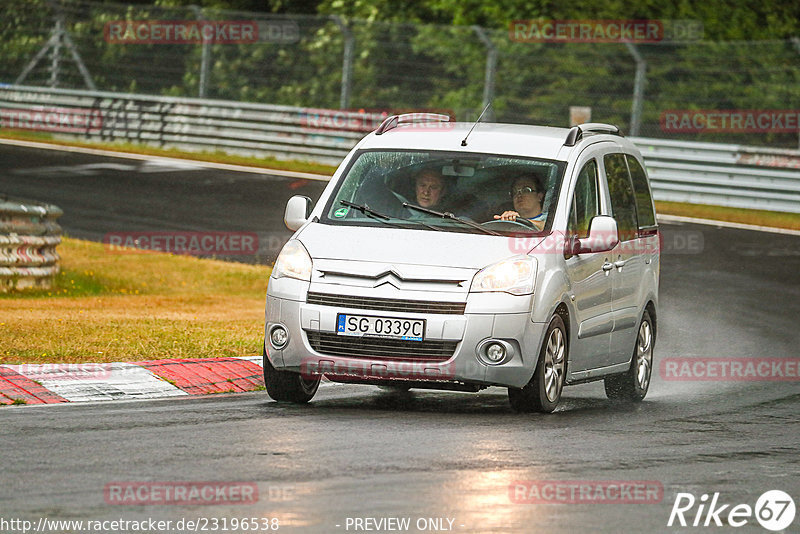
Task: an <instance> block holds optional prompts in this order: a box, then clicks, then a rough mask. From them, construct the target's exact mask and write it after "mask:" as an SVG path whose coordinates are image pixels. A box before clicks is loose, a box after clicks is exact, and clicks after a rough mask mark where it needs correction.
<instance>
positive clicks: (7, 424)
mask: <svg viewBox="0 0 800 534" xmlns="http://www.w3.org/2000/svg"><path fill="white" fill-rule="evenodd" d="M120 162H122V163H124V164H131V165H133V164H136V165H139V164H140V163H139V162H129V161H124V160H117V159H112V158H98V157H95V156H85V155H64V154H63V153H60V152H47V151H34V150H27V149H19V148H9V147H7V146H2V145H0V168H2V169H4V171H3V174H0V192H4V193H8V194H11V195H14V196H24V197H29V198H36V199H39V200H44V201H48V202H53V203H56V204H58V205H60V206H61V207H62V208H64V209H65V212H66V214H65V215H64V217H63V218H62V219H61V223H62V225H63V226H64V228H65V230H66V231H67V232H68V233H69V234H70V235H74V236H76V237H85V238H91V239H100V238H101V236H102V235H104V233H106V232H108V231H119V230H125V229H130V226H131V225H141V226H142V227H143V228H139V227H137V228H136V229H144V227H146V228H147V229H160V230H164V229H187V228H191V229H198V230H208V229H214V230H232V231H257V232H264V233H265V235H267V234H268V233H271V234H270V235H288V234H286V233H284V232H283V231H282V230H280V227H279V225H280V219H281V216H282V209H283V208H282V206H283V203H284V202H285V199H286V198H288V197H289V196H291V195H292V194H295V193H297V192H298V191H299V192H301V193H303V194H308V195H309V196H312V198H316V196H318V195H319V192H320V191H321V187H322V186H323V185H324V184H321V183H315V182H301V183H297V181H296V180H288V179H285V178H280V177H274V178H273V177H263V176H259V177H256V176H251V175H247V174H244V173H232V172H231V173H228V172H220V171H207V170H187V169H183V170H168V171H165V170H162V171H159V172H151V173H145V172H141V171H137V170H135V169H134V170H132V169H127V170H122V169H117V170H113V169H111V168H108V167H106V168H96V170H98V172H97V173H96V174H89V175H86V174H75V173H74V172H73V173H72V174H70V173H69V171H64V170H63V169H62V172H60V173H59V172H52V173H51V174H47V173H37V172H35V171H34V170H33V169H34V168H36V167H37V166H38V167H42V166H48V167H53V166H66V167H70V166H85V165H92V164H97V163H101V164H103V165H108V164H114V163H120ZM15 169H16V171H17V172H15ZM18 171H26V172H18ZM81 172H84V173H85V172H86V171H85V170H84V171H81ZM291 184H294V185H291ZM173 225H174V226H173ZM662 230H663V232H664V235H665V244H666V247H667V251H666V252H665V253H664V255H663V257H662V271H661V282H662V286H661V305H660V310H659V316H658V320H659V324H658V328H659V331H658V341H657V343H656V349H655V357H656V368H658V363H659V362H660V361H661V360H663V359H665V358H669V357H679V356H680V357H712V356H714V357H728V356H730V357H756V356H757V357H762V356H768V357H775V358H796V357H798V355H799V352H800V350H799V349H798V341H800V335H798V327H797V317H800V283H798V282H800V238H798V237H796V236H785V235H775V234H765V233H758V232H752V231H744V230H731V229H721V228H714V227H709V226H698V225H675V224H670V225H663V226H662ZM692 236H693V237H692ZM698 240H699V241H698ZM690 242H691V244H689V243H690ZM698 242H700V243H701V244H700V245H698ZM798 384H799V383H798V382H797V381H785V382H729V381H713V382H688V381H668V380H664V379H663V378H662V377H661V376H659V375H658V374H656V375H655V376H654V378H653V383H652V384H651V389H650V394H649V395H648V397H647V399H646V401H645V402H643V403H642V404H640V405H637V406H633V407H630V406H626V405H621V404H613V403H611V402H609V401H608V400H606V398H605V395H604V393H603V388H602V385H601V384H600V383H592V384H586V385H581V386H574V387H570V388H568V389H566V390H565V400H564V402H563V404H562V406H561V407H560V409H559V410H558V411H557V412H556V413H555V414H552V415H549V416H542V415H518V414H514V413H513V412H511V410H510V409H509V407H508V403H507V398H506V395H505V391H504V390H502V389H498V388H491V389H488V390H485V391H483V392H481V393H479V394H467V393H448V392H425V391H419V392H418V391H412V392H411V393H409V394H402V395H401V394H392V393H389V392H385V391H382V390H379V389H377V388H373V387H371V386H360V387H359V386H344V385H327V386H324V387H323V388H321V389H320V392H319V393H318V394H317V397H316V398H315V399H314V401H313V402H312V403H311V404H310V405H308V406H284V405H279V404H276V403H273V402H271V401H269V400H268V398H267V397H266V394H265V393H264V392H256V393H252V394H242V395H229V396H213V397H205V398H184V399H178V400H175V399H170V400H159V401H146V402H119V403H108V404H90V405H80V404H75V405H59V406H44V407H27V406H20V407H8V408H2V409H0V443H1V444H2V449H1V450H2V452H0V465H2V475H0V519H2V518H5V519H8V518H28V519H32V520H38V518H40V517H47V518H49V519H82V520H101V519H115V518H120V517H124V518H128V519H136V520H142V519H146V518H151V517H152V518H162V519H172V520H178V519H180V518H187V519H189V518H193V519H196V518H198V517H206V518H218V519H222V518H228V519H230V518H234V517H238V518H244V517H248V518H249V517H257V518H273V517H274V518H278V520H279V522H280V525H281V529H280V531H284V532H364V531H366V530H363V529H362V530H355V529H354V528H353V526H350V528H349V529H348V528H347V521H348V518H351V520H352V518H356V517H359V518H365V517H371V518H376V519H379V518H388V517H400V518H411V527H412V528H410V530H409V531H411V532H417V531H421V530H417V529H416V528H415V527H416V525H415V523H416V521H417V519H418V518H449V519H452V520H453V523H452V527H451V528H452V531H455V532H706V531H708V532H733V531H735V532H768V531H767V530H764V529H763V528H761V527H760V526H759V524H758V523H757V522H756V520H755V519H754V518H752V517H751V518H749V520H748V522H747V524H746V525H745V526H744V527H742V528H736V529H734V528H732V527H730V526H727V527H713V526H711V527H705V528H703V527H697V528H693V527H687V528H680V527H677V526H673V527H671V528H670V527H668V526H667V521H668V519H669V516H670V511H671V509H672V506H673V503H674V502H675V498H676V495H677V494H678V493H680V492H688V493H692V494H694V495H695V496H696V497H697V498H699V497H700V496H701V495H702V494H704V493H706V494H713V493H715V492H719V494H720V495H719V502H720V503H721V504H731V505H736V504H740V503H743V504H749V505H750V506H754V505H755V503H756V500H757V499H758V497H759V496H760V495H761V494H762V493H763V492H765V491H767V490H772V489H779V490H783V491H785V492H787V493H789V494H790V495H791V496H793V497H794V500H795V502H796V503H797V504H798V505H800V461H799V460H800V424H798V423H799V419H800V418H798V415H797V411H798V407H800V386H799V385H798ZM526 480H536V481H559V480H569V481H575V480H587V481H596V480H599V481H652V482H654V483H657V484H660V485H661V486H663V497H662V498H661V499H660V502H656V503H651V504H642V503H639V504H619V503H614V504H526V503H517V502H515V499H514V498H513V496H514V494H513V491H511V490H510V487H511V485H512V484H513V483H514V482H515V481H526ZM122 481H161V482H167V481H232V482H245V483H251V482H252V483H256V484H257V485H258V490H259V491H258V494H259V498H258V500H257V501H256V502H255V503H254V504H218V505H213V506H198V505H182V506H120V505H109V504H107V503H105V502H104V494H103V489H104V487H106V485H107V484H113V483H117V482H122ZM510 491H511V492H510ZM697 509H698V508H697V506H695V507H693V508H692V509H691V511H689V512H687V513H686V518H687V520H688V521H689V522H691V521H692V520H694V516H695V514H696V512H697ZM729 509H730V507H729ZM726 516H727V512H726V513H724V514H723V515H722V519H723V521H724V520H725V518H726ZM703 519H705V516H703ZM701 521H702V520H701ZM443 524H444V526H445V527H447V526H448V525H449V523H448V521H446V520H445V521H444V522H443ZM337 525H338V526H337ZM420 525H422V523H420ZM208 526H209V528H210V525H208ZM429 526H430V524H429ZM0 531H3V532H5V531H4V530H3V529H2V528H0ZM9 531H11V530H9ZM176 531H177V530H176ZM183 531H186V530H185V529H184V530H183ZM208 531H211V530H208ZM218 531H221V530H218ZM230 531H243V530H241V529H240V530H229V532H230ZM375 531H381V532H388V531H390V530H386V529H383V530H373V532H375ZM426 531H428V532H442V531H445V530H443V529H435V528H429V529H428V530H426ZM785 531H786V532H800V517H797V518H795V521H794V523H793V524H792V525H791V526H790V527H788V528H787V529H786V530H785Z"/></svg>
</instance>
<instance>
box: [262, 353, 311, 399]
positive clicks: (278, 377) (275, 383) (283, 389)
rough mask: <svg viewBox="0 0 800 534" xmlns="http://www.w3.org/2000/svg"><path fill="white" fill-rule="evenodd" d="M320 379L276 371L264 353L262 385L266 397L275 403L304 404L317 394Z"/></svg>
mask: <svg viewBox="0 0 800 534" xmlns="http://www.w3.org/2000/svg"><path fill="white" fill-rule="evenodd" d="M320 379H321V377H319V378H304V377H303V375H301V374H300V373H295V372H292V371H278V370H277V369H275V367H273V366H272V363H271V362H270V361H269V357H268V356H267V353H266V351H265V352H264V385H265V386H266V388H267V395H269V396H270V397H271V398H272V399H274V400H276V401H279V402H280V401H283V402H294V403H297V404H303V403H306V402H308V401H310V400H311V399H312V398H313V397H314V395H315V394H316V393H317V388H319V381H320Z"/></svg>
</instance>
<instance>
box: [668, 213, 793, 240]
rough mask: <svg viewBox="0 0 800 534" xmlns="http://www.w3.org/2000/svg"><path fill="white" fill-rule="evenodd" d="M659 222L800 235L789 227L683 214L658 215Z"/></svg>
mask: <svg viewBox="0 0 800 534" xmlns="http://www.w3.org/2000/svg"><path fill="white" fill-rule="evenodd" d="M658 220H659V222H684V223H692V224H706V225H710V226H720V227H722V228H738V229H740V230H753V231H756V232H770V233H773V234H785V235H798V236H800V230H789V229H788V228H773V227H771V226H758V225H755V224H744V223H735V222H726V221H715V220H713V219H698V218H695V217H684V216H682V215H660V214H659V215H658Z"/></svg>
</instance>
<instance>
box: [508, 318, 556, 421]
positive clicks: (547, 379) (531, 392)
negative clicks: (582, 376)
mask: <svg viewBox="0 0 800 534" xmlns="http://www.w3.org/2000/svg"><path fill="white" fill-rule="evenodd" d="M568 352H569V350H568V342H567V329H566V328H565V327H564V321H563V319H561V316H559V315H554V316H553V318H552V319H551V320H550V324H549V325H548V327H547V331H546V332H545V335H544V342H543V343H542V348H541V349H540V350H539V360H538V362H537V363H536V371H534V373H533V377H531V380H530V382H528V383H527V384H526V385H525V387H523V388H522V389H519V388H508V400H509V402H510V403H511V408H512V409H513V410H514V411H515V412H521V413H527V412H543V413H550V412H552V411H553V410H555V409H556V406H558V403H559V401H560V400H561V391H562V390H563V388H564V376H565V372H566V369H567V356H568ZM552 380H555V382H551V381H552ZM548 384H550V385H551V387H550V388H548Z"/></svg>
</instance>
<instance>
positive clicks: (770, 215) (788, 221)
mask: <svg viewBox="0 0 800 534" xmlns="http://www.w3.org/2000/svg"><path fill="white" fill-rule="evenodd" d="M656 211H657V212H658V213H659V214H663V215H681V216H684V217H696V218H699V219H712V220H715V221H727V222H735V223H743V224H754V225H756V226H771V227H773V228H786V229H790V230H800V213H785V212H779V211H766V210H749V209H743V208H728V207H725V206H708V205H705V204H686V203H682V202H662V201H656Z"/></svg>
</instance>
